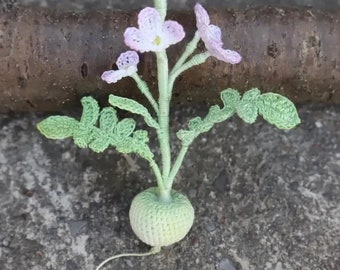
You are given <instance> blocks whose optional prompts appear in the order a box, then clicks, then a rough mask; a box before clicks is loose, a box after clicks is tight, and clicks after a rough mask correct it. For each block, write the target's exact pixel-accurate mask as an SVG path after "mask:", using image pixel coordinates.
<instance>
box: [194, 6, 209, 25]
mask: <svg viewBox="0 0 340 270" xmlns="http://www.w3.org/2000/svg"><path fill="white" fill-rule="evenodd" d="M195 14H196V22H197V28H198V29H200V28H201V26H204V25H205V26H207V25H209V24H210V18H209V15H208V12H207V11H206V10H205V9H204V8H203V7H202V5H200V4H198V3H197V4H196V5H195Z"/></svg>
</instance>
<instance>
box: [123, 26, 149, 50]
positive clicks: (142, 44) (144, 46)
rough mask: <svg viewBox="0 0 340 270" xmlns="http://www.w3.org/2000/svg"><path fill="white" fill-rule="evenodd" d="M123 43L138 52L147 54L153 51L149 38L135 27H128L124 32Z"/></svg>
mask: <svg viewBox="0 0 340 270" xmlns="http://www.w3.org/2000/svg"><path fill="white" fill-rule="evenodd" d="M124 42H125V44H126V45H127V46H128V47H130V48H131V49H133V50H136V51H140V52H149V51H151V50H152V49H153V45H152V43H151V42H150V40H149V38H147V37H146V36H145V34H144V33H143V32H142V31H140V30H139V29H137V28H136V27H128V28H127V29H126V30H125V32H124Z"/></svg>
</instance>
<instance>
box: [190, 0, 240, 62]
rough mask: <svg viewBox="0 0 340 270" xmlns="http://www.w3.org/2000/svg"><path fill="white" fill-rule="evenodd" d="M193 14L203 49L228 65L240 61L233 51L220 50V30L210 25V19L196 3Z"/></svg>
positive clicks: (237, 54) (238, 55)
mask: <svg viewBox="0 0 340 270" xmlns="http://www.w3.org/2000/svg"><path fill="white" fill-rule="evenodd" d="M195 14H196V25H197V29H198V33H199V35H200V37H201V39H202V40H203V42H204V44H205V47H206V48H207V49H208V52H209V53H210V54H211V55H212V56H214V57H216V58H217V59H218V60H221V61H224V62H227V63H230V64H237V63H239V62H240V61H241V60H242V57H241V55H240V54H239V53H237V52H235V51H231V50H225V49H223V48H222V46H223V42H222V33H221V29H220V28H219V27H218V26H216V25H213V24H210V18H209V15H208V13H207V11H206V10H205V9H204V8H203V7H202V6H201V5H200V4H198V3H197V4H196V5H195Z"/></svg>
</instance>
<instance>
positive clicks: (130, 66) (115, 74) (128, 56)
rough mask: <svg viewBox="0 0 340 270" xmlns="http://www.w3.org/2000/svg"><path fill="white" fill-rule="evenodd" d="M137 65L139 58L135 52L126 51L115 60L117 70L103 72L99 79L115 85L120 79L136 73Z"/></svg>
mask: <svg viewBox="0 0 340 270" xmlns="http://www.w3.org/2000/svg"><path fill="white" fill-rule="evenodd" d="M138 63H139V56H138V54H137V53H136V52H135V51H127V52H124V53H122V54H120V56H119V57H118V59H117V62H116V64H117V66H118V70H109V71H105V72H104V73H103V74H102V76H101V78H102V80H104V81H106V82H107V83H115V82H117V81H119V80H120V79H121V78H124V77H127V76H131V75H132V74H133V73H135V72H137V64H138Z"/></svg>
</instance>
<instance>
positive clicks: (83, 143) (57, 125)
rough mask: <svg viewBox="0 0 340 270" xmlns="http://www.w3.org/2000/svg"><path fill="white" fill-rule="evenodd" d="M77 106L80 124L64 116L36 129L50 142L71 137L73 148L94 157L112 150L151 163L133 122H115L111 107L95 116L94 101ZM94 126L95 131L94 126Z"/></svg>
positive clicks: (142, 135) (85, 100)
mask: <svg viewBox="0 0 340 270" xmlns="http://www.w3.org/2000/svg"><path fill="white" fill-rule="evenodd" d="M81 103H82V105H83V113H82V117H81V120H80V122H79V121H77V120H76V119H73V118H71V117H68V116H50V117H48V118H47V119H45V120H43V121H41V122H40V123H38V125H37V128H38V129H39V131H40V132H41V133H42V134H44V135H45V136H46V137H47V138H50V139H65V138H68V137H73V140H74V143H75V144H76V145H77V146H79V147H81V148H87V147H88V148H90V149H91V150H93V151H94V152H97V153H101V152H103V151H104V150H105V149H107V148H108V147H109V146H113V147H115V148H116V150H117V151H119V152H121V153H136V154H138V155H140V156H141V157H143V158H145V159H147V160H149V161H150V160H152V158H153V153H152V152H151V150H150V148H149V146H148V142H149V137H148V133H147V132H146V131H145V130H136V131H135V128H136V122H135V121H134V120H133V119H130V118H126V119H123V120H121V121H118V117H117V113H116V110H115V109H114V108H112V107H107V108H104V109H102V110H101V112H99V107H98V103H97V101H96V100H95V99H93V98H91V97H84V98H82V99H81ZM143 114H144V113H143ZM98 118H99V121H98ZM97 122H99V123H98V125H99V127H97V126H96V124H97Z"/></svg>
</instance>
